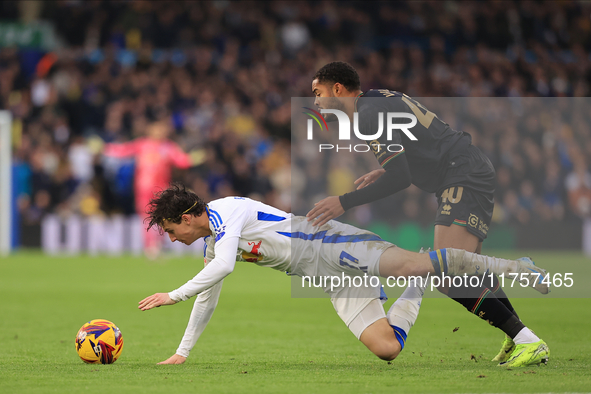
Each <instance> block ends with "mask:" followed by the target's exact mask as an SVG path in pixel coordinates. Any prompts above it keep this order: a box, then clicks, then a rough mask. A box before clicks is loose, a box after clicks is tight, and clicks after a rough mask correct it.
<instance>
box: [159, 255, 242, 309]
mask: <svg viewBox="0 0 591 394" xmlns="http://www.w3.org/2000/svg"><path fill="white" fill-rule="evenodd" d="M235 264H236V261H235V260H234V261H233V262H232V263H230V262H224V261H222V260H220V259H217V258H216V259H213V261H211V262H210V263H209V264H207V266H205V267H204V268H203V269H202V270H201V272H199V273H198V274H197V275H195V277H194V278H193V279H191V280H190V281H188V282H187V283H185V284H184V285H182V286H181V287H179V288H178V289H176V290H173V291H171V292H170V293H168V296H169V297H170V298H171V299H172V300H174V301H176V302H179V301H186V300H188V299H189V298H191V297H193V296H195V295H197V294H199V293H202V292H204V291H205V290H207V289H209V288H210V287H212V286H214V285H215V284H216V283H218V282H219V281H221V280H222V279H224V278H225V277H226V276H228V275H230V274H231V273H232V271H233V270H234V265H235Z"/></svg>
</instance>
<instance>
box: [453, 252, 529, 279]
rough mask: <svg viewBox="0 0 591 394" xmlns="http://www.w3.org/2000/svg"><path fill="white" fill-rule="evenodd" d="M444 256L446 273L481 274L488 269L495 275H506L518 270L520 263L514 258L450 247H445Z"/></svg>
mask: <svg viewBox="0 0 591 394" xmlns="http://www.w3.org/2000/svg"><path fill="white" fill-rule="evenodd" d="M446 258H447V269H448V271H447V273H448V275H463V274H468V275H482V274H485V273H486V271H489V272H492V273H493V274H495V275H501V274H504V275H505V276H507V275H509V274H510V273H516V272H519V267H520V264H521V263H520V262H519V261H516V260H508V259H501V258H498V257H491V256H484V255H481V254H477V253H471V252H467V251H465V250H462V249H452V248H447V253H446Z"/></svg>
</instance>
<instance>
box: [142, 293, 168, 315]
mask: <svg viewBox="0 0 591 394" xmlns="http://www.w3.org/2000/svg"><path fill="white" fill-rule="evenodd" d="M174 304H176V301H174V300H173V299H171V298H170V296H169V295H168V293H156V294H153V295H151V296H149V297H146V298H144V299H143V300H141V301H140V302H139V306H138V308H139V309H141V310H142V311H147V310H150V309H152V308H157V307H159V306H162V305H174Z"/></svg>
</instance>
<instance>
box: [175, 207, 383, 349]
mask: <svg viewBox="0 0 591 394" xmlns="http://www.w3.org/2000/svg"><path fill="white" fill-rule="evenodd" d="M206 213H207V215H208V218H209V228H210V229H211V232H212V235H211V236H208V237H206V238H205V245H204V259H205V267H204V268H203V269H202V270H201V271H200V272H199V273H198V274H197V275H196V276H195V277H194V278H193V279H191V280H190V281H188V282H187V283H186V284H184V285H183V286H181V287H179V288H178V289H176V290H174V291H171V292H170V293H169V296H170V298H171V299H172V300H174V301H184V300H187V299H189V298H190V297H192V296H195V295H197V294H198V295H199V296H198V298H197V300H196V301H195V306H194V308H193V312H192V313H191V319H190V320H189V325H188V327H187V330H186V331H185V336H184V337H183V341H182V342H181V346H180V347H179V349H178V350H177V354H179V355H182V356H184V357H187V356H188V354H189V351H190V350H191V348H192V347H193V346H194V344H195V342H196V341H197V338H198V337H199V336H200V334H201V332H202V331H203V329H205V326H206V325H207V323H208V322H209V319H210V318H211V315H212V314H213V311H214V310H215V307H216V305H217V300H218V298H219V293H220V291H221V286H222V281H223V279H224V278H225V277H226V276H227V275H229V274H230V273H231V272H232V271H233V269H234V266H235V264H236V261H246V262H251V263H254V264H257V265H259V266H262V267H269V268H273V269H276V270H280V271H285V272H287V273H289V274H292V275H299V276H327V275H328V276H332V275H337V276H339V275H341V274H342V273H345V274H346V275H349V276H356V275H363V274H364V273H367V274H368V275H373V276H377V275H378V274H379V259H380V256H381V255H382V253H383V252H384V251H385V250H386V249H388V248H389V247H392V246H393V245H392V244H391V243H389V242H386V241H383V240H382V239H381V238H380V237H379V236H377V235H376V234H374V233H371V232H369V231H365V230H361V229H359V228H356V227H353V226H349V225H346V224H343V223H340V222H336V221H334V220H331V221H329V222H328V223H326V224H325V225H323V226H321V227H315V226H312V224H311V222H308V220H307V218H305V217H299V216H293V215H292V214H291V213H287V212H284V211H281V210H279V209H277V208H274V207H272V206H270V205H266V204H263V203H261V202H258V201H254V200H251V199H248V198H243V197H226V198H222V199H219V200H214V201H211V202H210V203H209V204H207V209H206ZM331 296H332V298H333V305H334V306H335V309H336V310H337V313H339V316H341V318H342V319H343V320H344V321H345V323H347V324H349V321H350V320H351V319H352V318H353V317H354V316H356V314H357V313H359V310H361V309H363V307H365V305H367V303H368V302H369V301H370V300H371V299H375V298H380V288H339V289H335V290H334V291H333V292H331ZM337 299H341V300H340V301H339V300H337ZM346 299H350V300H349V301H346ZM339 305H341V306H339Z"/></svg>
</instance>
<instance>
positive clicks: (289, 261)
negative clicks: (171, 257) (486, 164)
mask: <svg viewBox="0 0 591 394" xmlns="http://www.w3.org/2000/svg"><path fill="white" fill-rule="evenodd" d="M148 212H149V228H151V227H153V226H156V227H158V228H159V229H160V230H161V231H164V232H166V233H168V236H169V237H170V240H171V241H173V242H174V241H179V242H182V243H185V244H187V245H190V244H191V243H193V242H195V241H196V240H197V239H199V238H205V250H204V255H205V267H204V268H203V269H202V270H201V271H200V272H199V273H198V274H197V275H196V276H195V277H194V278H193V279H191V280H189V281H188V282H187V283H185V284H184V285H182V286H181V287H179V288H178V289H176V290H173V291H171V292H169V293H156V294H154V295H152V296H149V297H146V298H145V299H143V300H142V301H140V302H139V306H138V307H139V309H141V310H142V311H146V310H149V309H152V308H155V307H158V306H162V305H172V304H175V303H177V302H180V301H186V300H188V299H189V298H191V297H193V296H195V295H197V299H196V300H195V305H194V307H193V310H192V312H191V317H190V319H189V323H188V326H187V329H186V330H185V334H184V336H183V339H182V340H181V344H180V346H179V347H178V349H177V351H176V353H175V354H174V355H173V356H172V357H170V358H169V359H167V360H165V361H163V362H161V363H160V364H182V363H184V362H185V360H186V358H187V357H188V356H189V352H190V351H191V349H192V348H193V346H194V345H195V343H196V342H197V340H198V338H199V336H200V335H201V333H202V332H203V330H204V329H205V327H206V326H207V324H208V322H209V320H210V318H211V316H212V314H213V312H214V310H215V307H216V305H217V302H218V298H219V295H220V291H221V288H222V282H223V279H224V278H225V277H226V276H227V275H229V274H230V273H231V272H232V271H233V270H234V266H235V264H236V261H237V260H240V261H249V262H253V263H255V264H257V265H259V266H263V267H269V268H274V269H276V270H279V271H285V272H287V273H289V274H290V275H298V276H301V277H305V276H307V277H317V276H322V277H325V276H339V277H343V278H344V277H350V278H355V277H357V276H367V275H369V276H370V279H371V278H372V277H377V276H381V277H386V278H387V277H415V281H417V280H419V279H421V278H416V277H426V276H427V275H437V276H441V275H463V274H467V275H478V274H479V273H480V274H482V272H484V271H486V270H488V271H490V272H492V273H495V274H499V275H500V274H505V275H508V274H509V273H524V274H527V275H529V274H530V273H531V272H532V271H533V272H536V273H538V274H540V275H545V274H546V271H545V270H543V269H541V268H539V267H536V266H535V265H533V263H532V262H531V260H529V259H524V260H504V259H499V258H495V257H488V256H482V255H479V254H475V253H470V252H466V251H465V250H458V249H440V250H436V251H433V252H431V253H428V254H420V253H413V252H409V251H406V250H404V249H401V248H398V247H396V246H395V245H393V244H391V243H389V242H386V241H384V240H382V239H381V238H380V237H379V236H377V235H376V234H374V233H371V232H369V231H365V230H361V229H359V228H356V227H353V226H350V225H347V224H343V223H339V222H336V221H329V222H327V223H325V224H324V225H322V226H321V227H320V228H318V227H315V226H313V225H312V224H311V223H309V222H308V221H307V219H306V218H305V217H299V216H293V215H292V214H289V213H286V212H283V211H281V210H279V209H277V208H274V207H272V206H269V205H266V204H263V203H261V202H258V201H254V200H250V199H248V198H243V197H226V198H222V199H219V200H214V201H211V202H210V203H208V204H205V203H204V202H203V200H201V199H200V198H199V197H198V196H197V195H196V194H195V193H193V192H192V191H190V190H188V189H186V188H185V187H184V186H182V185H179V184H173V185H172V186H171V187H169V188H168V189H166V190H164V191H162V192H160V193H159V194H157V195H156V197H155V198H154V199H152V200H151V201H150V205H149V209H148ZM343 256H346V257H347V258H346V259H343ZM343 260H346V261H345V262H346V263H345V264H343ZM343 282H344V281H343ZM369 282H370V283H371V282H372V281H371V280H370V281H369ZM528 284H529V285H530V286H532V287H534V288H535V289H536V290H538V291H540V292H541V293H547V292H548V287H547V285H544V284H542V283H538V282H537V281H533V280H532V281H531V282H529V281H528ZM423 286H424V284H422V286H421V284H416V285H411V286H409V287H408V288H407V289H406V290H405V291H404V292H403V293H402V295H401V297H400V298H398V299H397V300H396V302H395V303H394V304H393V305H392V307H391V308H390V310H389V311H388V312H387V313H385V311H384V309H383V307H382V304H381V302H380V294H381V286H377V285H376V286H359V287H357V286H350V285H343V286H337V287H334V288H333V287H332V286H331V287H328V286H327V287H326V288H325V292H327V293H329V294H330V296H331V301H332V303H333V306H334V308H335V310H336V312H337V314H338V315H339V317H340V318H341V319H342V320H343V321H344V322H345V324H346V325H347V326H348V328H349V329H350V330H351V332H352V333H353V334H354V335H355V336H356V337H357V338H358V339H359V340H360V341H361V342H362V343H363V344H364V345H365V346H367V348H368V349H369V350H370V351H372V352H373V353H374V354H375V355H376V356H378V357H379V358H381V359H383V360H393V359H395V358H396V357H397V356H398V354H399V353H400V351H401V350H402V349H403V348H404V345H405V342H406V338H407V335H408V333H409V330H410V328H411V327H412V326H413V324H414V323H415V321H416V319H417V316H418V313H419V307H420V303H421V299H422V296H423V292H424V287H423ZM548 354H549V352H548V351H547V348H546V352H545V353H543V354H539V355H538V356H536V357H533V358H532V357H530V358H529V359H528V360H524V359H521V360H518V361H519V362H515V363H508V364H507V365H508V366H522V365H532V364H539V363H541V362H546V361H547V359H548Z"/></svg>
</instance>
